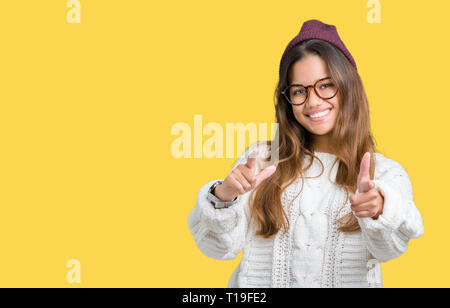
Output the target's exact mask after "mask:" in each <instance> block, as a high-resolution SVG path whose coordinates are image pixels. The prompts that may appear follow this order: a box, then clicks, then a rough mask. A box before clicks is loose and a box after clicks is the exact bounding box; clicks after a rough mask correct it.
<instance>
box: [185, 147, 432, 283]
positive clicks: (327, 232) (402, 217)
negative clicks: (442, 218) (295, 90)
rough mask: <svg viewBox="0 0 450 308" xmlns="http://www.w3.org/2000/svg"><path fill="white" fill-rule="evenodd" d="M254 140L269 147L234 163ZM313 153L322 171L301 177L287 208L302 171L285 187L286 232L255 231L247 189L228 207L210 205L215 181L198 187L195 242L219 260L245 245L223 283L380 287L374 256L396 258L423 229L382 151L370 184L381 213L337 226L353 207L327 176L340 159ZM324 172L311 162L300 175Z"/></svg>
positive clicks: (400, 172)
mask: <svg viewBox="0 0 450 308" xmlns="http://www.w3.org/2000/svg"><path fill="white" fill-rule="evenodd" d="M255 146H260V147H264V148H263V151H260V153H263V152H264V150H265V153H267V148H265V146H263V145H259V144H253V145H252V146H251V147H250V148H249V149H248V150H247V151H246V152H245V153H244V154H243V155H241V157H240V158H239V159H238V160H237V161H236V163H235V165H234V167H233V168H235V167H236V166H237V165H239V164H243V163H246V161H247V157H248V154H249V153H251V151H253V149H254V148H255ZM315 154H316V156H318V157H319V158H320V160H321V161H322V163H323V164H324V167H325V170H324V172H323V174H322V175H321V176H320V177H318V178H305V181H304V187H303V191H302V192H301V194H300V195H299V196H298V197H297V199H296V200H295V201H294V202H293V203H292V206H291V207H290V208H288V207H287V205H288V204H289V202H290V201H291V200H293V199H294V198H295V197H296V195H297V194H298V192H299V191H300V188H301V182H302V179H301V177H299V178H298V179H297V180H296V181H295V182H294V183H292V184H291V185H290V186H288V187H287V188H286V189H285V190H284V191H283V194H282V203H283V206H284V209H285V211H286V212H287V213H288V216H289V222H290V228H289V231H288V232H287V234H284V232H278V233H277V235H276V236H275V237H274V238H272V239H264V238H262V237H259V236H256V235H255V226H254V224H253V223H250V219H249V206H250V204H249V202H248V197H249V194H250V191H249V192H247V193H245V194H244V195H242V197H241V199H240V201H239V202H238V203H236V204H234V205H232V206H231V207H229V208H226V209H215V208H214V206H213V205H212V204H211V202H210V201H208V200H207V198H206V196H207V192H208V189H209V187H210V186H211V185H212V184H213V183H214V182H215V181H216V180H217V179H215V180H212V181H210V182H208V183H206V184H205V185H203V187H202V188H201V189H200V191H199V193H198V197H197V203H196V205H195V207H194V209H193V210H192V211H191V213H190V214H189V217H188V226H189V229H190V231H191V234H192V235H193V237H194V240H195V242H196V244H197V247H198V248H199V249H200V250H201V251H202V252H203V253H204V254H205V255H206V256H208V257H211V258H214V259H217V260H230V259H234V258H235V257H236V256H237V255H238V254H239V253H240V252H241V251H242V250H243V251H244V254H243V257H242V259H241V262H240V264H239V266H238V267H237V268H236V269H235V271H234V272H233V274H232V276H231V278H230V280H229V283H228V287H234V288H236V287H237V288H239V287H245V288H255V287H381V286H382V278H381V266H380V264H379V262H386V261H388V260H391V259H394V258H397V257H399V256H400V255H401V254H402V253H404V252H405V251H406V249H407V247H408V243H409V240H410V239H411V238H418V237H420V236H421V235H423V232H424V228H423V222H422V217H421V215H420V213H419V211H418V210H417V208H416V206H415V204H414V201H413V192H412V186H411V182H410V179H409V176H408V174H407V172H406V171H405V170H404V168H403V167H402V166H401V165H400V164H399V163H398V162H396V161H394V160H391V159H389V158H386V157H385V156H384V155H382V154H380V153H375V154H374V158H375V177H374V181H373V182H374V184H375V187H376V188H378V189H379V190H380V191H381V193H382V194H383V196H384V210H383V214H382V215H380V216H379V217H378V219H377V220H374V219H372V218H358V221H359V224H360V226H361V230H360V231H357V232H353V233H343V232H340V231H338V230H337V226H336V223H335V220H336V218H339V217H342V216H344V215H346V214H347V213H349V211H351V209H350V201H349V200H347V203H346V204H345V205H344V206H343V204H344V201H345V191H344V190H343V189H341V188H340V187H339V186H337V185H336V184H334V183H333V182H332V181H331V180H330V178H331V179H333V180H334V179H335V176H336V171H337V169H338V164H339V163H336V164H334V167H333V168H331V167H332V164H333V162H334V159H335V158H336V157H335V156H334V155H332V154H329V153H323V152H315ZM307 159H309V158H307ZM308 162H309V161H307V162H306V163H308ZM258 166H260V165H259V164H258ZM259 168H260V167H257V169H258V170H257V172H258V171H259ZM321 171H322V166H321V165H320V163H319V162H318V161H317V160H314V162H313V165H312V166H311V168H309V169H308V170H307V171H306V172H305V174H304V175H305V177H315V176H317V175H319V174H320V172H321ZM357 193H358V191H357Z"/></svg>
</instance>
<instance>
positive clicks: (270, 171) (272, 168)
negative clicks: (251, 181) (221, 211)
mask: <svg viewBox="0 0 450 308" xmlns="http://www.w3.org/2000/svg"><path fill="white" fill-rule="evenodd" d="M275 170H277V166H275V165H271V166H269V167H267V168H265V169H263V170H262V171H261V172H260V173H258V175H257V176H256V180H255V187H256V186H258V185H259V183H261V182H262V181H264V180H265V179H266V178H268V177H269V176H271V175H272V174H273V173H274V172H275Z"/></svg>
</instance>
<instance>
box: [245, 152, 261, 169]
mask: <svg viewBox="0 0 450 308" xmlns="http://www.w3.org/2000/svg"><path fill="white" fill-rule="evenodd" d="M258 153H259V150H258V148H256V149H255V150H253V151H252V152H251V153H250V154H249V155H248V159H247V163H246V164H245V165H246V166H247V167H248V168H249V169H251V170H254V169H255V165H256V158H257V157H258Z"/></svg>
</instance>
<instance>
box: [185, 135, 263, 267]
mask: <svg viewBox="0 0 450 308" xmlns="http://www.w3.org/2000/svg"><path fill="white" fill-rule="evenodd" d="M255 146H257V144H253V145H252V146H250V147H249V148H248V149H247V150H246V151H245V152H244V154H242V155H241V156H240V157H239V158H238V159H237V161H236V162H235V164H234V166H233V168H232V170H233V169H234V168H236V167H237V166H238V165H240V164H245V163H246V162H247V157H248V154H250V153H251V151H253V149H254V148H255ZM257 171H258V170H257ZM217 180H218V179H216V180H212V181H209V182H208V183H206V184H205V185H203V186H202V187H201V188H200V191H199V192H198V195H197V203H196V205H195V207H194V209H193V210H192V211H191V212H190V214H189V216H188V227H189V229H190V232H191V234H192V236H193V237H194V240H195V243H196V245H197V247H198V248H199V249H200V250H201V251H202V252H203V253H204V254H205V255H206V256H208V257H210V258H213V259H217V260H231V259H234V258H236V256H237V255H238V254H239V253H240V252H241V250H242V249H243V247H244V244H245V236H246V233H247V228H248V213H247V203H248V197H249V194H250V192H251V190H250V191H248V192H246V193H245V194H243V195H241V198H240V199H239V201H238V202H236V203H235V204H233V205H232V206H230V207H228V208H223V209H216V208H215V207H214V205H213V204H212V203H211V201H209V200H208V199H207V194H208V189H209V188H210V187H211V185H212V184H213V183H214V182H215V181H217Z"/></svg>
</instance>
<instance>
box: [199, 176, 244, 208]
mask: <svg viewBox="0 0 450 308" xmlns="http://www.w3.org/2000/svg"><path fill="white" fill-rule="evenodd" d="M222 183H223V180H218V181H216V182H214V184H213V185H212V186H211V187H210V188H209V190H208V195H207V199H208V200H209V201H211V202H212V204H213V205H214V207H215V208H216V209H222V208H227V207H230V206H232V205H233V204H235V203H237V202H238V201H239V199H240V198H241V195H238V196H237V197H236V198H234V199H233V200H231V201H224V200H221V199H219V198H217V197H216V196H215V195H214V194H213V191H214V188H216V186H217V185H219V184H222Z"/></svg>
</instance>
